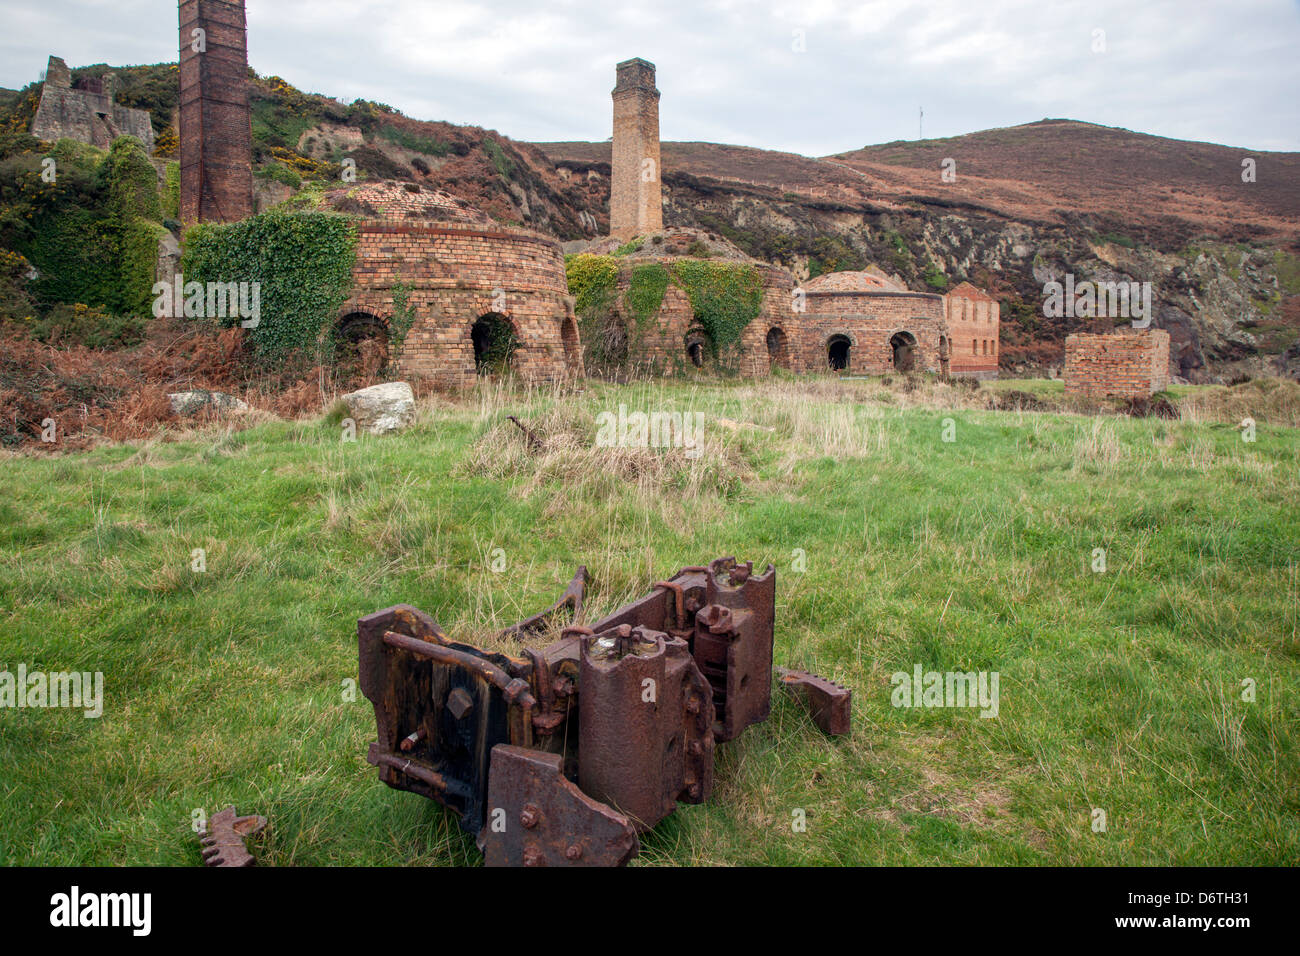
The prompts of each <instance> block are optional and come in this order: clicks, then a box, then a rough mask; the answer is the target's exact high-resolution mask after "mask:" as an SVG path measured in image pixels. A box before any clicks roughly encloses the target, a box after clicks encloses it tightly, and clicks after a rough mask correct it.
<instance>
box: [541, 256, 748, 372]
mask: <svg viewBox="0 0 1300 956" xmlns="http://www.w3.org/2000/svg"><path fill="white" fill-rule="evenodd" d="M564 264H565V273H566V275H567V277H568V281H569V294H570V295H572V296H573V297H574V299H575V307H574V309H575V312H576V313H577V316H578V332H579V335H580V336H581V338H582V343H583V350H584V359H585V360H586V362H587V364H588V366H589V368H590V369H591V370H592V371H594V372H602V371H604V370H606V369H607V367H609V366H614V367H618V368H622V367H625V366H626V365H627V363H628V361H629V360H630V358H631V356H633V355H635V354H636V350H637V347H638V345H639V343H640V342H641V340H642V338H643V337H644V335H645V332H646V330H647V329H648V328H649V327H650V325H651V323H653V322H654V320H655V317H656V315H657V313H658V312H659V308H660V306H662V305H663V300H664V294H665V293H666V292H667V290H668V286H669V284H670V283H671V284H672V285H675V286H677V287H678V288H680V289H681V290H682V291H683V292H685V293H686V296H687V298H688V299H689V300H690V303H691V309H692V311H693V312H694V322H695V324H697V325H698V326H699V327H700V328H702V329H703V330H704V331H705V332H706V333H707V334H708V339H709V348H710V349H711V350H712V351H711V354H710V356H709V358H710V359H711V360H712V362H713V363H715V364H717V365H719V366H720V367H723V368H726V367H728V366H729V365H730V364H731V363H732V362H733V361H734V358H735V355H736V350H737V347H738V345H739V342H740V336H741V333H743V332H744V330H745V327H746V326H748V325H749V323H750V322H752V321H753V320H754V319H755V318H757V317H758V313H759V311H760V310H761V308H762V304H763V281H762V277H761V276H760V275H759V273H758V270H757V269H755V268H754V267H753V266H752V265H749V264H747V263H734V262H718V261H706V260H703V259H673V260H670V261H667V262H665V263H662V264H661V263H658V262H651V263H637V264H635V265H633V266H632V267H631V271H630V274H629V276H628V289H627V292H626V293H625V294H624V296H623V298H622V300H621V301H619V300H618V299H617V290H618V284H619V270H620V268H621V266H620V262H619V257H618V254H617V253H615V254H614V255H610V256H601V255H594V254H592V253H580V254H577V255H569V256H566V257H565V262H564ZM629 320H630V321H629ZM612 325H617V326H618V329H617V334H614V333H613V332H611V326H612Z"/></svg>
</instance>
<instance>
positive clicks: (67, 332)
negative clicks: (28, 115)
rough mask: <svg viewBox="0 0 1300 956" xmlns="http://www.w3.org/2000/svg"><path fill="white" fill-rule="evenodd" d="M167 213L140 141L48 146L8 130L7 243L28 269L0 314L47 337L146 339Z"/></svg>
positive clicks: (3, 223)
mask: <svg viewBox="0 0 1300 956" xmlns="http://www.w3.org/2000/svg"><path fill="white" fill-rule="evenodd" d="M47 160H53V165H52V166H51V165H49V164H48V163H47V162H46V161H47ZM47 170H50V171H51V172H52V173H53V181H47V178H49V177H47V176H46V175H45V173H46V171H47ZM162 219H163V202H162V197H161V196H160V190H159V187H158V178H157V174H156V172H155V171H154V168H153V165H152V164H151V163H150V161H149V157H148V155H147V154H146V153H145V150H144V147H143V144H141V143H140V142H139V141H138V140H135V139H132V138H131V137H126V136H124V137H120V138H118V139H117V140H116V141H114V143H113V146H112V148H111V149H110V150H108V151H107V152H105V151H104V150H99V149H96V148H94V147H93V146H86V145H83V144H81V143H76V142H73V141H72V140H60V141H59V142H58V143H56V144H53V146H52V147H51V148H50V149H49V150H48V151H43V150H40V149H39V144H38V143H37V141H36V140H34V139H31V137H23V136H17V137H11V138H9V140H8V142H7V143H5V144H3V146H0V247H3V248H6V249H9V250H11V251H12V252H13V253H16V254H18V255H20V256H22V257H23V259H24V260H25V261H26V262H27V263H28V264H29V269H28V270H24V271H23V272H21V273H13V272H11V274H10V275H9V278H8V280H7V281H6V283H5V286H4V289H3V290H0V295H2V296H3V298H4V299H5V300H6V301H5V302H4V303H3V304H0V313H3V314H5V315H7V316H9V317H10V318H11V319H13V320H20V323H19V325H18V326H17V329H18V330H19V331H26V332H27V333H29V334H32V335H34V336H36V337H38V338H39V339H40V340H41V341H46V342H52V343H53V342H57V343H59V344H65V345H67V344H86V345H94V346H95V347H110V346H112V347H117V346H121V345H131V344H134V343H135V342H138V341H139V340H140V337H141V335H142V333H143V327H144V321H145V319H146V318H147V317H148V316H149V315H151V306H152V300H153V297H152V294H151V290H152V287H153V281H154V269H155V264H156V261H157V253H158V242H159V239H160V238H161V237H162V236H164V235H165V234H166V230H165V229H164V228H163V226H162V222H161V220H162ZM32 270H34V271H35V277H34V278H33V277H31V276H30V275H29V274H28V273H30V272H31V271H32ZM20 313H21V314H20ZM101 320H102V327H101V325H100V322H101ZM11 325H12V323H11Z"/></svg>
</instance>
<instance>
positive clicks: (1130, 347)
mask: <svg viewBox="0 0 1300 956" xmlns="http://www.w3.org/2000/svg"><path fill="white" fill-rule="evenodd" d="M1062 378H1063V379H1064V380H1065V391H1066V392H1067V393H1070V394H1076V395H1094V396H1098V397H1104V396H1114V397H1117V398H1146V397H1148V396H1150V395H1152V394H1153V393H1155V392H1159V391H1161V390H1163V389H1164V388H1165V387H1167V386H1168V385H1169V333H1168V332H1166V331H1165V330H1164V329H1140V330H1139V329H1121V330H1116V331H1114V332H1105V333H1087V332H1076V333H1074V334H1073V335H1070V336H1067V337H1066V339H1065V369H1064V372H1063V374H1062Z"/></svg>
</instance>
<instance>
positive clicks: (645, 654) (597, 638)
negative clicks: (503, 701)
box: [578, 624, 713, 831]
mask: <svg viewBox="0 0 1300 956" xmlns="http://www.w3.org/2000/svg"><path fill="white" fill-rule="evenodd" d="M579 687H580V688H581V693H580V694H579V695H578V707H579V718H578V731H579V735H580V743H579V746H578V751H579V755H580V760H579V764H578V783H579V785H580V786H581V787H582V790H583V792H585V793H587V794H588V795H590V796H591V797H594V798H595V799H597V800H600V801H602V802H604V803H607V804H609V805H610V806H612V807H614V808H615V809H617V810H618V811H620V812H622V813H624V814H626V815H627V816H628V818H629V819H630V820H632V822H633V825H634V826H635V827H636V828H637V829H638V830H641V831H643V830H648V829H650V828H651V827H653V826H654V825H655V824H656V823H658V822H659V821H660V820H662V819H663V818H664V817H665V816H667V815H668V814H669V813H671V812H672V811H673V810H674V809H675V807H676V805H677V802H678V801H679V800H680V801H684V802H689V803H701V802H703V801H704V800H706V799H708V795H709V792H710V791H711V790H712V787H713V707H712V697H711V691H710V688H709V684H708V681H706V680H705V679H704V677H703V675H701V674H700V672H699V668H698V667H696V665H695V661H694V660H693V658H692V657H691V654H690V648H689V646H688V645H687V643H686V641H684V640H682V639H681V638H676V637H671V636H670V635H668V634H666V633H664V632H663V631H655V630H651V629H648V628H644V627H641V626H637V627H632V626H631V625H629V624H621V625H617V626H615V627H613V628H609V629H606V630H603V631H598V632H597V633H596V634H594V635H590V636H587V637H584V638H583V639H582V656H581V676H580V678H579Z"/></svg>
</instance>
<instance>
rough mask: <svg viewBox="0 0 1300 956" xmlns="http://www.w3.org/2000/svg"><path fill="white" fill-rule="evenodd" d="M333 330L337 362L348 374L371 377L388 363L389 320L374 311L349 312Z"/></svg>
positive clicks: (359, 310)
mask: <svg viewBox="0 0 1300 956" xmlns="http://www.w3.org/2000/svg"><path fill="white" fill-rule="evenodd" d="M331 332H332V339H333V342H332V345H333V352H334V365H335V366H336V367H337V368H338V369H339V370H340V371H341V372H343V374H344V376H345V377H347V376H349V375H351V376H360V377H362V378H369V377H371V376H373V375H374V374H375V373H377V372H379V371H381V370H382V369H383V367H384V366H385V365H387V364H388V359H389V344H388V322H387V320H385V319H381V318H380V317H379V316H377V315H375V314H374V313H373V312H368V311H366V310H364V309H353V310H352V311H349V312H346V313H344V315H342V316H341V317H340V318H339V319H338V321H336V322H335V323H334V327H333V329H332V330H331Z"/></svg>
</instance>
